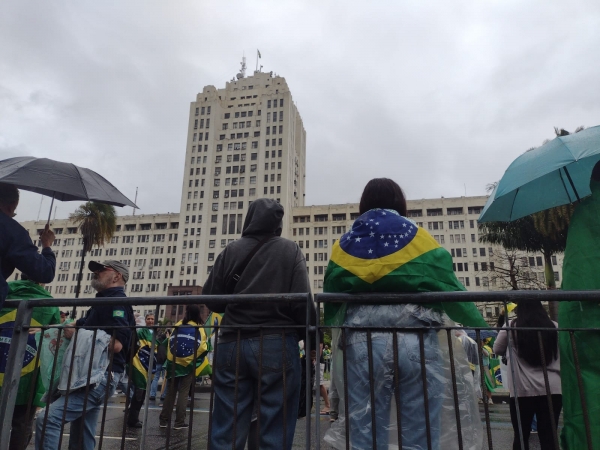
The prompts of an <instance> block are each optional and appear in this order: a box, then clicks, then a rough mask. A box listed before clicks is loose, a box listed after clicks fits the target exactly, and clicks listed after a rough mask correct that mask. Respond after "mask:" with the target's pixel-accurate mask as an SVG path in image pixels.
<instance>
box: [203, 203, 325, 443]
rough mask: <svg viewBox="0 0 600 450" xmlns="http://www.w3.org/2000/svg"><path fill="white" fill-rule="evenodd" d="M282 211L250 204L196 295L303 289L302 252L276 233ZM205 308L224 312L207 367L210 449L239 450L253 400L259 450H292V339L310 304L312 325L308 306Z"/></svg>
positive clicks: (295, 358) (295, 386)
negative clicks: (211, 393)
mask: <svg viewBox="0 0 600 450" xmlns="http://www.w3.org/2000/svg"><path fill="white" fill-rule="evenodd" d="M283 214H284V211H283V207H282V206H281V205H280V204H279V203H277V202H276V201H275V200H272V199H266V198H261V199H258V200H256V201H254V202H253V203H252V204H251V205H250V208H249V209H248V214H247V215H246V220H245V222H244V227H243V230H242V237H241V239H238V240H236V241H234V242H232V243H231V244H229V245H228V246H227V247H226V248H225V250H223V252H222V253H221V254H220V255H219V257H218V258H217V260H216V261H215V265H214V268H213V270H212V272H211V274H210V275H209V277H208V279H207V280H206V283H205V284H204V286H203V288H202V294H204V295H224V294H232V293H233V294H284V293H309V292H310V286H309V282H308V275H307V270H306V260H305V259H304V255H303V254H302V251H301V250H300V248H299V247H298V245H297V244H296V243H294V242H292V241H290V240H288V239H284V238H282V237H280V235H281V229H282V218H283ZM257 246H259V247H257ZM257 248H258V249H257ZM256 249H257V250H256ZM254 250H256V252H255V253H254V255H253V256H252V258H251V259H250V260H249V262H248V264H247V266H246V267H245V269H243V268H242V267H241V266H242V265H243V263H244V262H245V261H246V260H247V258H248V256H249V255H250V254H252V252H253V251H254ZM240 269H243V270H240ZM234 275H239V279H238V281H237V283H235V282H234V281H232V277H233V276H234ZM206 306H207V307H208V308H210V309H211V310H212V311H215V312H219V313H225V314H224V317H223V321H222V322H221V327H222V328H221V329H220V333H219V338H218V344H217V349H216V352H215V355H216V357H215V360H214V364H213V377H212V382H213V386H214V392H215V401H214V408H213V411H212V429H211V435H210V442H211V447H212V448H232V447H233V448H236V449H243V448H244V446H245V444H246V441H247V438H248V433H249V431H250V421H251V416H252V412H253V410H254V409H255V402H257V405H258V408H257V413H258V419H257V420H258V423H257V426H258V429H259V433H258V435H259V439H260V442H259V448H261V449H282V448H288V449H291V448H292V441H293V439H294V431H295V428H296V419H297V415H298V397H299V393H300V378H301V373H302V370H301V367H300V353H299V350H298V341H299V339H304V329H303V327H304V326H305V325H306V316H307V314H306V308H310V314H309V317H310V322H311V324H314V323H315V322H316V311H315V308H314V304H313V303H312V301H311V302H310V303H309V304H308V305H307V304H300V303H295V304H287V303H283V302H282V303H281V304H277V303H275V304H273V303H271V304H260V305H257V304H254V303H245V302H240V303H235V304H229V305H228V306H227V307H222V306H221V305H218V304H214V303H211V302H206ZM298 326H301V327H298ZM266 327H268V328H266ZM238 333H239V340H238ZM261 336H262V343H261ZM283 336H285V339H284V338H283ZM261 351H262V355H261V354H260V353H261ZM284 358H285V360H284ZM259 362H261V366H262V367H260V368H259ZM259 374H260V376H259ZM236 378H237V381H236ZM259 389H260V392H259ZM234 417H235V420H234ZM232 424H235V429H234V430H233V433H232ZM234 439H235V443H234Z"/></svg>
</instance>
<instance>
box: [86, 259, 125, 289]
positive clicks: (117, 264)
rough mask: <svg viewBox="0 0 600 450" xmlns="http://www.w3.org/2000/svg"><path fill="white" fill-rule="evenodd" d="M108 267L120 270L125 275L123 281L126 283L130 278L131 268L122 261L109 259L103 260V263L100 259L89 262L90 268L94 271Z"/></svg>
mask: <svg viewBox="0 0 600 450" xmlns="http://www.w3.org/2000/svg"><path fill="white" fill-rule="evenodd" d="M106 267H110V268H111V269H114V270H116V271H117V272H119V273H120V274H121V275H122V276H123V281H125V283H127V280H129V269H128V268H127V266H126V265H125V264H123V263H122V262H121V261H117V260H114V259H108V260H106V261H102V262H101V263H100V262H98V261H90V262H89V264H88V269H90V270H91V271H92V272H96V271H98V270H102V269H104V268H106Z"/></svg>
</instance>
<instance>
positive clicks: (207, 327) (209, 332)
mask: <svg viewBox="0 0 600 450" xmlns="http://www.w3.org/2000/svg"><path fill="white" fill-rule="evenodd" d="M222 320H223V314H219V313H216V312H211V313H210V314H209V315H208V317H207V318H206V322H204V331H205V332H206V337H207V344H208V351H209V352H211V351H213V348H212V337H213V336H214V335H215V333H216V332H217V327H218V326H219V325H221V321H222Z"/></svg>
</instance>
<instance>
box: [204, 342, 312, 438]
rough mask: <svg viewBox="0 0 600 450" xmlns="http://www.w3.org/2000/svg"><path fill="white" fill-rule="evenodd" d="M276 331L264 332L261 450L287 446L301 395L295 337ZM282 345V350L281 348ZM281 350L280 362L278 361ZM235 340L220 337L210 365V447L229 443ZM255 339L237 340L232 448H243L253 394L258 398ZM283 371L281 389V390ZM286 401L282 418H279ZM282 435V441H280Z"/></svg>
mask: <svg viewBox="0 0 600 450" xmlns="http://www.w3.org/2000/svg"><path fill="white" fill-rule="evenodd" d="M283 345H284V344H283V341H282V337H281V335H280V334H272V335H266V336H263V357H262V376H261V384H260V405H259V416H258V421H259V427H260V431H259V435H260V443H259V448H260V449H261V450H268V449H273V450H275V449H277V450H281V449H284V448H286V449H291V448H292V442H293V440H294V432H295V430H296V421H297V419H298V397H299V395H300V378H301V376H302V369H301V367H300V355H299V353H298V337H297V336H296V335H295V334H294V335H286V338H285V347H284V346H283ZM284 349H285V350H284ZM283 351H285V361H284V360H283V354H282V353H283ZM237 353H238V345H237V342H225V343H221V342H219V344H218V348H217V352H216V356H217V357H216V359H215V361H214V365H213V386H214V392H215V402H214V408H213V411H212V432H211V436H210V441H211V448H212V449H214V450H220V449H227V450H229V449H231V448H232V447H233V433H232V429H233V417H234V403H235V395H236V360H237ZM259 353H260V338H258V337H256V338H247V339H242V340H241V341H240V346H239V355H240V358H239V368H238V380H237V411H236V413H237V422H236V423H237V427H236V430H235V436H236V438H235V446H234V448H235V449H239V450H243V449H244V447H245V445H246V441H247V439H248V433H249V432H250V418H251V416H252V411H253V410H254V399H257V398H258V373H259V367H258V364H259ZM284 375H285V390H284ZM284 405H285V408H286V409H285V417H284ZM284 437H285V446H284V445H283V442H284Z"/></svg>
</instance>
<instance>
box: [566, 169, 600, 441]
mask: <svg viewBox="0 0 600 450" xmlns="http://www.w3.org/2000/svg"><path fill="white" fill-rule="evenodd" d="M590 189H591V191H592V195H591V197H588V198H586V199H584V200H582V201H581V202H580V203H579V204H578V205H577V206H576V207H575V211H574V213H573V216H572V217H571V223H570V225H569V233H568V235H567V247H566V249H565V259H564V263H563V281H562V285H561V287H562V289H563V290H565V291H574V290H592V289H594V290H597V289H600V277H599V276H598V272H599V270H600V221H599V220H598V218H599V217H600V163H597V164H596V165H595V166H594V169H593V171H592V176H591V181H590ZM558 323H559V324H560V327H561V328H596V327H598V326H599V324H600V306H599V305H598V303H596V302H561V303H560V306H559V312H558ZM559 335H560V336H559V347H560V370H561V376H562V389H563V408H564V427H563V430H562V433H561V436H560V439H561V446H562V448H564V449H568V450H572V449H580V448H600V422H599V421H598V416H599V415H600V334H599V333H598V332H597V331H575V332H574V340H575V347H576V349H577V354H578V355H577V356H579V369H580V370H581V379H582V382H583V392H582V393H580V392H579V388H578V386H579V383H578V377H577V367H576V364H575V355H574V354H573V349H572V345H571V337H570V334H569V333H567V332H561V333H559ZM582 397H583V398H584V399H585V406H586V407H587V418H586V417H585V416H584V407H583V406H584V405H583V404H582ZM586 421H587V423H586ZM588 432H589V438H590V439H591V442H588Z"/></svg>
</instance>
